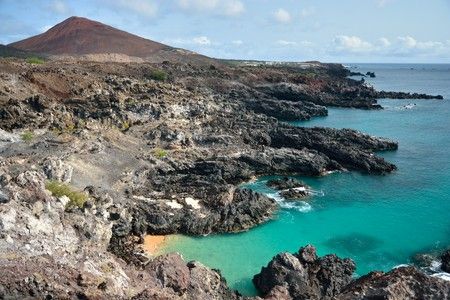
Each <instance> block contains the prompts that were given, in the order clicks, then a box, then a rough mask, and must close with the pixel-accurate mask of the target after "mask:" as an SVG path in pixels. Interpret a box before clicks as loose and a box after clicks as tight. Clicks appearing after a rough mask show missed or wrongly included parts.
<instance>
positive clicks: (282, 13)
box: [273, 8, 292, 23]
mask: <svg viewBox="0 0 450 300" xmlns="http://www.w3.org/2000/svg"><path fill="white" fill-rule="evenodd" d="M273 16H274V17H275V20H277V21H278V22H280V23H289V22H291V19H292V18H291V14H290V13H289V12H288V11H286V10H284V9H282V8H279V9H278V10H277V11H276V12H275V13H274V14H273Z"/></svg>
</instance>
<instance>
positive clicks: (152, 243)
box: [142, 235, 167, 255]
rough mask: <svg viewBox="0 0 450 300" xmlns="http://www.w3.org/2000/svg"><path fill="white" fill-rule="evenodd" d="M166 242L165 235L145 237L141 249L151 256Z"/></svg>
mask: <svg viewBox="0 0 450 300" xmlns="http://www.w3.org/2000/svg"><path fill="white" fill-rule="evenodd" d="M166 240H167V236H165V235H146V236H145V237H144V244H143V245H142V248H143V249H144V251H145V252H147V253H149V254H151V255H156V254H158V251H159V250H160V248H161V247H162V246H163V245H164V243H165V242H166Z"/></svg>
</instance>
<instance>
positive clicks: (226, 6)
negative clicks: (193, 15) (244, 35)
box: [178, 0, 245, 16]
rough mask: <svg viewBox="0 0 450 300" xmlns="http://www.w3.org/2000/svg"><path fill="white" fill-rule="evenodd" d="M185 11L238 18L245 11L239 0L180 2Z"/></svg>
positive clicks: (190, 0)
mask: <svg viewBox="0 0 450 300" xmlns="http://www.w3.org/2000/svg"><path fill="white" fill-rule="evenodd" d="M178 6H179V7H180V8H182V9H183V10H187V11H197V12H207V13H214V14H219V15H226V16H238V15H240V14H242V13H243V12H244V11H245V6H244V4H243V3H242V2H241V1H239V0H178Z"/></svg>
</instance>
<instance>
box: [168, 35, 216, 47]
mask: <svg viewBox="0 0 450 300" xmlns="http://www.w3.org/2000/svg"><path fill="white" fill-rule="evenodd" d="M162 43H163V44H168V45H184V46H186V45H200V46H209V45H212V44H213V43H212V42H211V40H210V39H209V38H208V37H207V36H197V37H193V38H191V39H184V38H174V39H165V40H163V41H162Z"/></svg>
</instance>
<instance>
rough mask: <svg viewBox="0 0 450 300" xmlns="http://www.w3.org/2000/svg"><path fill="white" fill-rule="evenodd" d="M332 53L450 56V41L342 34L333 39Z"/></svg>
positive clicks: (382, 55)
mask: <svg viewBox="0 0 450 300" xmlns="http://www.w3.org/2000/svg"><path fill="white" fill-rule="evenodd" d="M329 52H330V53H332V54H339V55H346V54H353V55H368V54H370V55H376V56H381V57H420V56H424V57H427V56H429V57H450V43H447V42H438V41H419V40H417V39H415V38H414V37H412V36H409V35H407V36H400V37H397V38H396V39H393V40H389V39H388V38H386V37H382V38H379V39H378V40H376V41H375V42H369V41H365V40H363V39H362V38H360V37H357V36H346V35H340V36H337V37H335V38H334V39H333V43H332V46H331V49H330V51H329Z"/></svg>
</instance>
